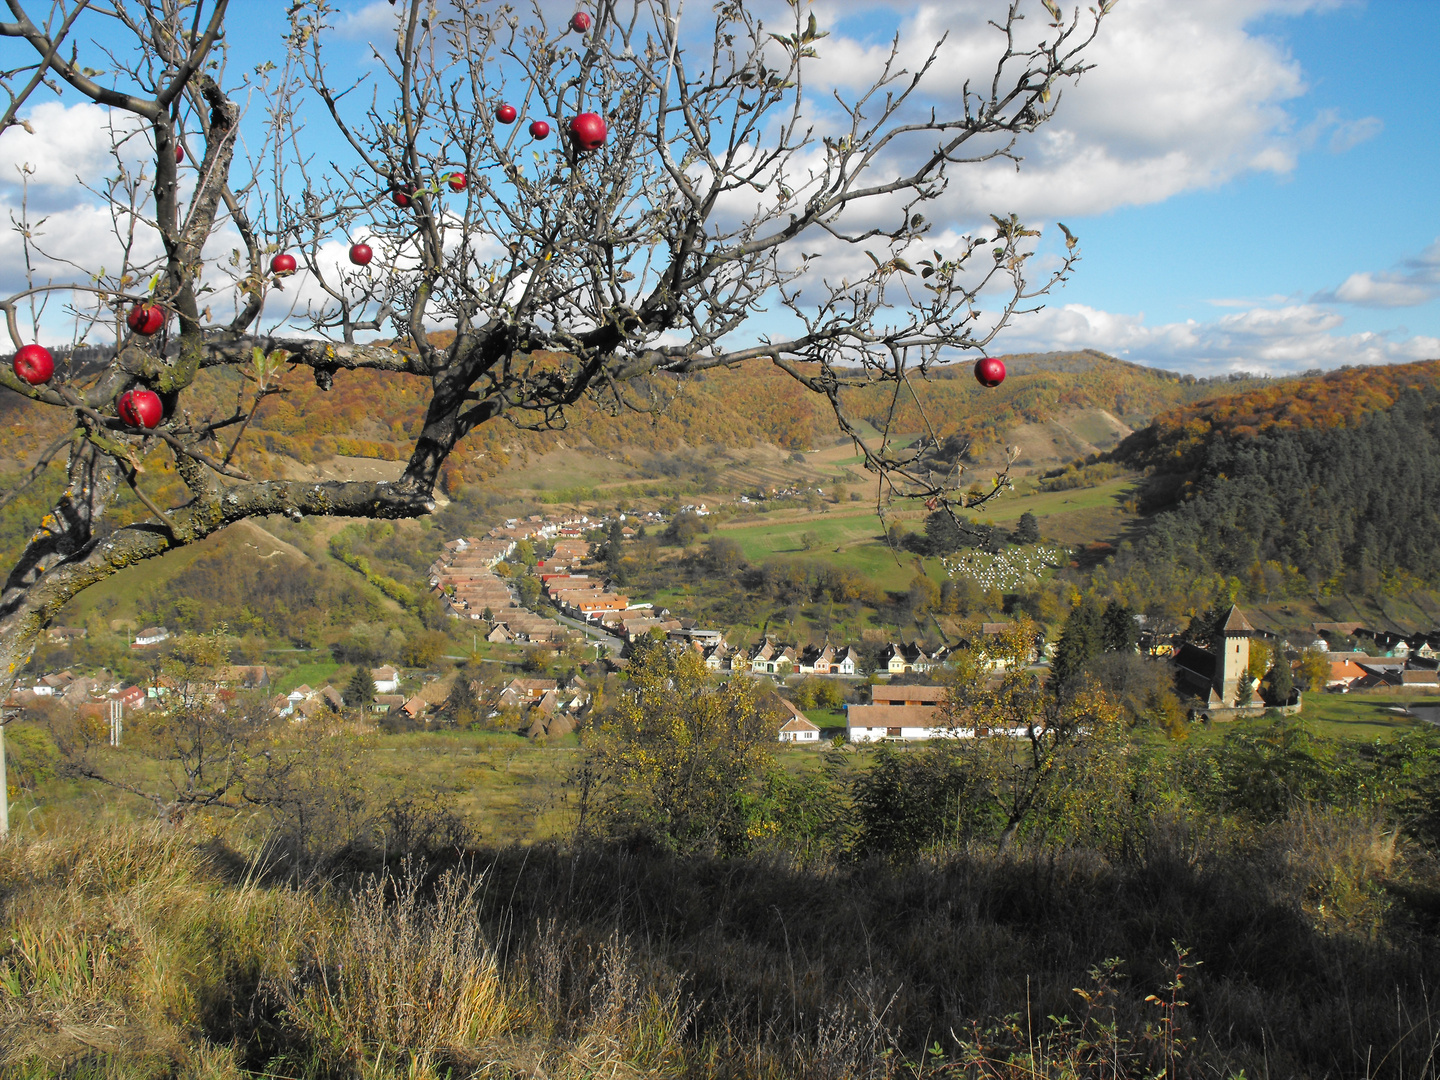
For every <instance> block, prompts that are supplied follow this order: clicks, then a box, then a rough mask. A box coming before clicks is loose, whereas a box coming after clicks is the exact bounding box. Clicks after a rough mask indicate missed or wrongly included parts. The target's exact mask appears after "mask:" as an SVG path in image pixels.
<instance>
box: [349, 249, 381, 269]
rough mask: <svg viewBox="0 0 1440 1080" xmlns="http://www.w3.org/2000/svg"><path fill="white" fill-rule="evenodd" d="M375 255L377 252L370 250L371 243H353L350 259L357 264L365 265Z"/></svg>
mask: <svg viewBox="0 0 1440 1080" xmlns="http://www.w3.org/2000/svg"><path fill="white" fill-rule="evenodd" d="M374 257H375V252H373V251H371V250H370V245H369V244H351V245H350V261H351V262H352V263H354V264H355V265H356V266H364V265H365V264H366V263H368V262H369V261H370V260H371V259H373V258H374Z"/></svg>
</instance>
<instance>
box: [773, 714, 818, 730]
mask: <svg viewBox="0 0 1440 1080" xmlns="http://www.w3.org/2000/svg"><path fill="white" fill-rule="evenodd" d="M780 730H781V731H819V730H820V729H819V728H818V727H816V726H815V725H814V724H812V723H811V722H810V721H809V720H806V719H805V717H803V716H795V717H792V718H790V719H789V720H787V721H785V723H784V724H782V725H781V727H780Z"/></svg>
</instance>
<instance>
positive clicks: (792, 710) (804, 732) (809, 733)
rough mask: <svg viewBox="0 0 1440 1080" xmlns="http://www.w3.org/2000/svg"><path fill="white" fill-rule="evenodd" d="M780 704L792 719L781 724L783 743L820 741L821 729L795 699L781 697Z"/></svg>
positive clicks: (781, 739)
mask: <svg viewBox="0 0 1440 1080" xmlns="http://www.w3.org/2000/svg"><path fill="white" fill-rule="evenodd" d="M780 706H781V708H783V709H784V710H785V711H786V712H787V713H789V714H790V719H788V720H786V721H785V723H783V724H782V725H780V741H781V742H783V743H818V742H819V741H820V729H819V728H818V727H816V726H815V725H814V724H812V723H811V722H810V721H809V720H808V719H807V718H806V716H805V714H804V713H803V712H801V711H800V710H799V709H798V708H796V706H795V703H794V702H793V701H787V700H786V699H785V698H781V699H780Z"/></svg>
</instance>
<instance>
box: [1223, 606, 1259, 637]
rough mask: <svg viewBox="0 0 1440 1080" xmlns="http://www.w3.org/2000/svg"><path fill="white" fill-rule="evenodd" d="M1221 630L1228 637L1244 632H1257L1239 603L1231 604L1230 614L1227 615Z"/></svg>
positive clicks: (1237, 635)
mask: <svg viewBox="0 0 1440 1080" xmlns="http://www.w3.org/2000/svg"><path fill="white" fill-rule="evenodd" d="M1221 632H1222V633H1223V634H1224V635H1225V636H1226V637H1239V636H1241V635H1242V634H1253V633H1255V627H1253V626H1251V625H1250V620H1249V619H1247V618H1245V616H1244V614H1243V613H1242V612H1241V611H1240V608H1239V607H1238V606H1237V605H1235V604H1231V605H1230V614H1229V615H1228V616H1226V619H1225V626H1224V627H1223V628H1222V631H1221Z"/></svg>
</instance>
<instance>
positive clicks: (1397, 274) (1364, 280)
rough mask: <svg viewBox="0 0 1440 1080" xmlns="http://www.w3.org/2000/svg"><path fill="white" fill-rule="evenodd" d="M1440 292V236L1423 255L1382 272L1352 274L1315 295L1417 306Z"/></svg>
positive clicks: (1329, 299) (1366, 304) (1326, 298)
mask: <svg viewBox="0 0 1440 1080" xmlns="http://www.w3.org/2000/svg"><path fill="white" fill-rule="evenodd" d="M1437 296H1440V238H1437V239H1436V240H1435V241H1434V242H1433V243H1432V244H1431V245H1430V246H1429V247H1427V248H1426V249H1425V250H1424V251H1422V252H1421V253H1420V254H1419V255H1417V256H1415V257H1413V258H1409V259H1404V260H1402V261H1401V262H1400V263H1399V264H1398V265H1397V266H1396V268H1395V269H1393V270H1388V271H1385V272H1382V273H1372V272H1371V271H1368V270H1366V271H1362V272H1360V273H1355V274H1351V275H1350V276H1349V277H1348V278H1346V279H1345V280H1344V281H1342V282H1341V283H1340V285H1339V286H1338V287H1337V288H1335V289H1331V290H1328V291H1326V292H1322V293H1319V294H1317V295H1316V296H1315V300H1316V302H1318V303H1342V304H1356V305H1358V306H1360V307H1415V306H1416V305H1419V304H1426V303H1429V302H1430V301H1431V300H1434V299H1435V298H1436V297H1437Z"/></svg>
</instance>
